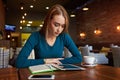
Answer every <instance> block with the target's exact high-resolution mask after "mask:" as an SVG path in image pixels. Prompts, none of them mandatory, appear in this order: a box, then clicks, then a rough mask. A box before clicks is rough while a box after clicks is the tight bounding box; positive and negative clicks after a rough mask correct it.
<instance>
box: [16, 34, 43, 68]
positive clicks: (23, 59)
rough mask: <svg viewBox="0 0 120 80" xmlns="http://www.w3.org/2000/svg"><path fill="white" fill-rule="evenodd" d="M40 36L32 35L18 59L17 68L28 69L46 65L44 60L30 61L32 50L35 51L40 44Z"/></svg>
mask: <svg viewBox="0 0 120 80" xmlns="http://www.w3.org/2000/svg"><path fill="white" fill-rule="evenodd" d="M39 36H40V35H38V33H37V32H33V33H32V34H31V35H30V37H29V38H28V40H27V42H26V43H25V45H24V47H23V48H22V50H21V51H20V53H19V55H18V57H17V59H16V62H15V66H16V67H17V68H26V67H29V66H32V65H38V64H43V63H44V61H43V59H28V56H29V55H30V53H31V51H32V49H34V47H35V45H37V43H38V38H39Z"/></svg>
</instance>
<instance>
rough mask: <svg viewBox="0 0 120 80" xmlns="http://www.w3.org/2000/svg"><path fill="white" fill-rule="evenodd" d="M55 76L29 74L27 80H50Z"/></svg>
mask: <svg viewBox="0 0 120 80" xmlns="http://www.w3.org/2000/svg"><path fill="white" fill-rule="evenodd" d="M54 78H55V75H38V74H37V75H30V76H29V77H28V79H29V80H41V79H42V80H44V79H45V80H52V79H54Z"/></svg>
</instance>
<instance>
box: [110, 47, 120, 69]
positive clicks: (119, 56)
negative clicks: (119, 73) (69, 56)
mask: <svg viewBox="0 0 120 80" xmlns="http://www.w3.org/2000/svg"><path fill="white" fill-rule="evenodd" d="M111 50H112V54H113V64H114V67H120V47H111Z"/></svg>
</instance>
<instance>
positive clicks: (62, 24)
mask: <svg viewBox="0 0 120 80" xmlns="http://www.w3.org/2000/svg"><path fill="white" fill-rule="evenodd" d="M54 23H57V24H59V25H62V26H64V25H65V24H60V23H59V22H54Z"/></svg>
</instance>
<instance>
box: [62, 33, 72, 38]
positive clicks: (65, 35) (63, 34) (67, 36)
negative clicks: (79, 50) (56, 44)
mask: <svg viewBox="0 0 120 80" xmlns="http://www.w3.org/2000/svg"><path fill="white" fill-rule="evenodd" d="M60 37H61V38H69V37H70V35H69V34H68V33H62V34H60Z"/></svg>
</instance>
